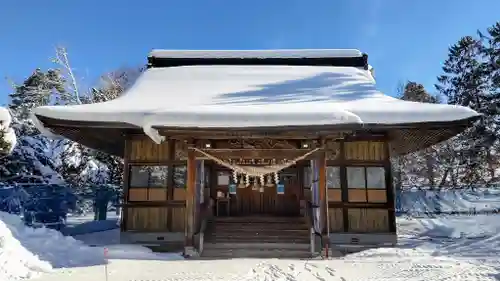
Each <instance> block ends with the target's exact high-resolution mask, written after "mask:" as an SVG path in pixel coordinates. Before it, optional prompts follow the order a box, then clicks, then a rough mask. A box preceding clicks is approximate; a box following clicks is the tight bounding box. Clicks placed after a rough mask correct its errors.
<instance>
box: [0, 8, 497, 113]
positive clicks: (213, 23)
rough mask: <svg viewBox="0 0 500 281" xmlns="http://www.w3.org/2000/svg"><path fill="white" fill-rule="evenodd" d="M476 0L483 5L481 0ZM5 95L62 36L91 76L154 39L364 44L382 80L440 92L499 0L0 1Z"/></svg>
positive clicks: (222, 45)
mask: <svg viewBox="0 0 500 281" xmlns="http://www.w3.org/2000/svg"><path fill="white" fill-rule="evenodd" d="M473 3H474V4H473ZM0 6H1V8H0V78H2V79H1V80H0V104H3V103H5V102H7V101H8V100H7V94H8V93H9V92H10V90H11V89H10V86H9V83H8V81H7V80H6V79H3V78H5V77H8V78H9V79H12V80H14V81H16V82H22V80H23V79H24V78H25V77H27V76H29V74H30V73H31V72H32V71H33V70H34V69H35V68H36V67H40V68H42V69H44V68H48V67H51V66H53V65H52V64H51V62H50V58H51V57H53V56H54V47H55V46H56V45H63V46H65V47H67V49H68V51H69V53H70V59H71V61H72V64H73V67H74V69H75V72H76V74H77V76H78V77H79V78H81V79H84V81H85V82H83V84H84V85H90V84H92V83H93V81H95V80H96V78H97V77H98V76H99V75H101V74H103V73H104V72H107V71H112V70H114V69H117V68H120V67H126V66H135V65H140V64H144V63H145V62H146V57H147V54H148V52H149V51H150V50H151V49H153V48H165V49H277V48H357V49H360V50H361V51H363V52H366V53H368V55H369V62H370V64H372V65H373V66H374V68H375V71H376V76H377V77H376V78H377V83H378V86H379V88H380V89H381V90H383V91H384V92H385V93H387V94H390V95H394V93H395V90H396V87H397V85H398V83H399V82H400V81H404V80H408V79H409V80H415V81H417V82H420V83H423V84H424V85H426V86H427V87H429V89H430V90H432V91H433V88H432V85H433V84H434V82H435V81H436V76H437V75H438V74H440V73H441V63H442V62H443V60H444V59H445V58H446V54H447V48H448V46H449V45H451V44H453V43H455V42H456V41H457V40H458V39H459V38H460V37H461V36H464V35H469V34H471V35H474V34H475V32H476V30H477V29H481V30H484V29H485V28H486V27H488V26H490V25H492V24H493V23H494V22H495V21H497V20H500V16H499V11H500V1H498V0H482V1H466V0H439V1H437V0H420V1H401V0H252V1H239V0H211V1H208V0H198V1H192V0H179V1H173V0H163V1H161V0H148V1H131V0H129V1H126V0H125V1H124V0H122V1H115V0H106V1H98V0H87V1H54V0H52V1H51V0H49V1H28V0H6V1H2V4H1V5H0Z"/></svg>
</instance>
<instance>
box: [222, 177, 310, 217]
mask: <svg viewBox="0 0 500 281" xmlns="http://www.w3.org/2000/svg"><path fill="white" fill-rule="evenodd" d="M222 173H224V172H220V171H219V172H218V176H219V177H221V176H222ZM229 173H230V172H229V171H226V174H227V176H229V178H230V183H233V181H232V177H231V176H230V174H229ZM279 176H280V183H281V184H284V187H285V190H284V194H278V192H277V188H276V185H272V186H264V187H263V190H261V189H260V188H256V187H255V186H254V185H253V184H251V185H249V186H246V187H244V188H239V187H238V188H236V194H229V193H228V192H229V189H228V188H227V187H226V186H222V185H220V183H219V184H217V191H216V192H217V194H218V198H217V201H218V202H217V203H216V205H221V206H222V205H224V207H223V208H221V206H218V207H219V208H221V209H223V211H221V212H216V214H217V213H218V215H220V216H221V215H224V216H227V215H229V216H265V215H267V216H299V215H300V198H301V188H302V186H301V184H300V183H301V182H300V181H299V177H298V170H297V169H296V168H295V167H290V168H287V169H285V170H283V171H281V172H280V173H279ZM224 183H226V182H224ZM230 183H227V185H229V184H230ZM225 204H229V205H230V206H227V205H225ZM226 210H227V211H228V212H227V211H226Z"/></svg>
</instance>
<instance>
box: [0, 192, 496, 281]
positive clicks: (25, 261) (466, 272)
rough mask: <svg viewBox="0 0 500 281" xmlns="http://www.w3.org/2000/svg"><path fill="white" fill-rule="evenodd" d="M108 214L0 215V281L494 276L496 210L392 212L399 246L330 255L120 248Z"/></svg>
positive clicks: (449, 202) (463, 205)
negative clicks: (232, 255) (46, 223)
mask: <svg viewBox="0 0 500 281" xmlns="http://www.w3.org/2000/svg"><path fill="white" fill-rule="evenodd" d="M499 195H500V192H498V191H495V190H492V191H487V192H483V191H479V192H478V191H466V192H464V191H460V192H448V193H446V192H445V193H442V194H441V195H439V198H438V199H439V204H440V205H441V207H445V206H450V208H451V207H453V208H454V210H457V208H459V209H464V210H467V209H473V208H476V209H477V210H483V209H489V208H498V207H497V206H500V204H499V202H500V200H499V199H500V198H499V197H500V196H499ZM411 199H413V200H414V201H413V200H411ZM437 202H438V201H437V200H436V198H435V196H434V195H433V194H432V193H426V192H424V193H422V192H420V193H418V192H417V193H412V195H405V196H404V200H403V201H402V203H403V204H402V206H404V207H406V208H410V204H411V207H412V208H414V209H417V210H419V208H422V211H423V210H424V209H426V210H427V209H429V208H430V209H432V208H435V204H436V203H437ZM400 206H401V205H400ZM419 206H420V207H419ZM108 218H109V220H107V221H102V222H92V219H93V215H92V214H90V215H86V216H70V217H68V225H69V228H70V229H71V231H72V233H71V234H70V235H73V237H71V236H64V235H62V234H61V233H59V232H57V231H54V230H49V229H30V228H27V227H25V226H24V225H23V224H22V223H21V221H20V219H19V217H17V216H13V215H9V214H5V213H0V281H14V280H23V279H29V278H33V277H36V278H37V280H39V281H48V280H61V281H64V280H72V281H80V280H81V281H83V280H106V278H105V277H106V275H105V272H106V270H107V274H108V280H110V281H111V280H117V281H119V280H235V281H236V280H243V281H256V280H259V281H260V280H265V281H267V280H286V281H295V280H306V281H307V280H320V281H321V280H325V281H326V280H333V281H334V280H405V281H412V280H452V281H455V280H457V281H460V280H485V281H487V280H499V279H500V215H498V214H497V215H471V216H465V215H460V216H459V215H455V216H451V215H448V216H444V215H441V216H438V217H434V218H429V217H420V218H416V217H415V216H411V217H410V216H402V217H398V219H397V222H398V237H399V245H398V246H397V247H395V248H384V249H372V250H366V251H363V252H360V253H356V254H351V255H348V256H346V257H343V258H336V259H330V260H281V259H267V260H266V259H233V260H203V261H196V260H183V259H182V257H181V256H180V254H178V253H175V254H163V253H153V252H152V251H151V250H149V249H147V248H144V247H140V246H133V245H120V244H119V230H118V228H116V225H115V223H116V221H117V217H116V215H115V214H114V213H109V214H108ZM109 228H113V229H111V230H109ZM66 234H67V235H68V233H66ZM105 249H107V254H106V256H105ZM106 261H108V262H106ZM105 264H106V266H105ZM42 273H43V274H42Z"/></svg>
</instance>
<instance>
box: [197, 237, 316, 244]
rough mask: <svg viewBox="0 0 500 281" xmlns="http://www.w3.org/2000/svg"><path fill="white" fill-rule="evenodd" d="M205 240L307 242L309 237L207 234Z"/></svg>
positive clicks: (215, 241)
mask: <svg viewBox="0 0 500 281" xmlns="http://www.w3.org/2000/svg"><path fill="white" fill-rule="evenodd" d="M205 239H206V241H207V242H214V243H220V242H222V243H224V242H257V243H259V242H260V243H277V242H282V243H308V242H309V237H282V236H262V237H259V236H208V237H206V238H205Z"/></svg>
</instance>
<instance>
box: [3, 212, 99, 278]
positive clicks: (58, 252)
mask: <svg viewBox="0 0 500 281" xmlns="http://www.w3.org/2000/svg"><path fill="white" fill-rule="evenodd" d="M104 262H105V259H104V254H103V250H102V249H101V248H92V247H88V246H86V245H84V244H83V242H81V241H78V240H75V239H73V238H72V237H66V236H63V235H62V234H61V233H59V232H57V231H55V230H51V229H46V228H38V229H33V228H29V227H26V226H25V225H24V224H23V222H22V220H21V219H20V217H19V216H16V215H11V214H8V213H4V212H0V281H14V280H24V279H29V278H33V277H35V276H37V275H39V274H40V273H43V272H49V271H51V270H52V269H53V268H62V267H80V266H90V265H97V264H103V263H104Z"/></svg>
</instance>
